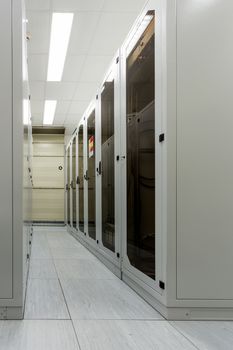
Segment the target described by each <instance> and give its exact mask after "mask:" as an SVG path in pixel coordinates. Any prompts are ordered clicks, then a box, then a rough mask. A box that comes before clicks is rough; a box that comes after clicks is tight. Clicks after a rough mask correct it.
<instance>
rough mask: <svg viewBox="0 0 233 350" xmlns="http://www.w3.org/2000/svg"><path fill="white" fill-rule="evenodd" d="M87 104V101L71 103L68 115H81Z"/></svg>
mask: <svg viewBox="0 0 233 350" xmlns="http://www.w3.org/2000/svg"><path fill="white" fill-rule="evenodd" d="M88 105H89V103H88V102H87V101H72V102H71V104H70V108H69V114H81V115H82V114H83V113H84V112H85V110H86V109H87V107H88Z"/></svg>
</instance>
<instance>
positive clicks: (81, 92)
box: [74, 82, 98, 102]
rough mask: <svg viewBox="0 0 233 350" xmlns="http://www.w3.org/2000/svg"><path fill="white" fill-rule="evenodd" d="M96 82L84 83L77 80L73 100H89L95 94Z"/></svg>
mask: <svg viewBox="0 0 233 350" xmlns="http://www.w3.org/2000/svg"><path fill="white" fill-rule="evenodd" d="M97 88H98V83H97V82H95V83H86V82H83V83H81V82H79V83H78V84H77V87H76V92H75V95H74V100H76V101H89V102H90V101H91V99H92V98H93V96H94V95H95V94H96V92H97Z"/></svg>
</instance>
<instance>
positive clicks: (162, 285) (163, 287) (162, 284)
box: [159, 281, 165, 290]
mask: <svg viewBox="0 0 233 350" xmlns="http://www.w3.org/2000/svg"><path fill="white" fill-rule="evenodd" d="M159 288H161V289H163V290H164V289H165V283H164V282H163V281H159Z"/></svg>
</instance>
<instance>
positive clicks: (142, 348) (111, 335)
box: [74, 320, 223, 350]
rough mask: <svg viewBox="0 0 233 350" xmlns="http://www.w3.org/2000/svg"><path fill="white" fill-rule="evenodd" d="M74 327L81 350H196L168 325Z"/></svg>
mask: <svg viewBox="0 0 233 350" xmlns="http://www.w3.org/2000/svg"><path fill="white" fill-rule="evenodd" d="M74 326H75V330H76V333H77V336H78V340H79V344H80V346H81V349H82V350H197V349H196V348H195V347H194V346H193V345H192V344H191V343H190V342H189V341H188V340H186V339H185V337H183V336H182V335H181V334H180V333H179V332H177V331H176V330H175V329H174V328H173V327H171V326H170V325H169V323H167V322H166V321H77V320H76V321H74ZM222 349H223V348H222Z"/></svg>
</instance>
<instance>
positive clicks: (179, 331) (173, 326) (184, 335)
mask: <svg viewBox="0 0 233 350" xmlns="http://www.w3.org/2000/svg"><path fill="white" fill-rule="evenodd" d="M172 322H173V321H168V323H169V324H170V326H171V327H172V328H173V329H175V331H177V332H178V333H180V335H181V336H183V337H184V338H185V339H186V340H187V341H188V342H189V343H190V344H192V345H193V346H194V347H195V348H196V349H197V350H202V349H200V348H199V347H198V346H197V344H195V343H194V342H193V341H192V340H191V339H190V338H189V337H188V336H187V335H186V334H184V333H183V332H182V331H181V330H180V329H178V328H177V327H176V326H175V325H174V324H173V323H172ZM187 322H188V321H187Z"/></svg>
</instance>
